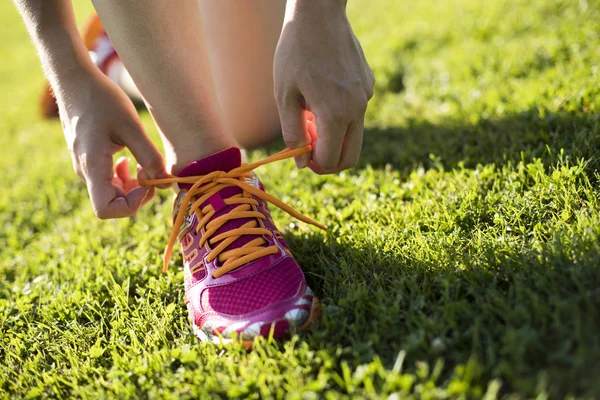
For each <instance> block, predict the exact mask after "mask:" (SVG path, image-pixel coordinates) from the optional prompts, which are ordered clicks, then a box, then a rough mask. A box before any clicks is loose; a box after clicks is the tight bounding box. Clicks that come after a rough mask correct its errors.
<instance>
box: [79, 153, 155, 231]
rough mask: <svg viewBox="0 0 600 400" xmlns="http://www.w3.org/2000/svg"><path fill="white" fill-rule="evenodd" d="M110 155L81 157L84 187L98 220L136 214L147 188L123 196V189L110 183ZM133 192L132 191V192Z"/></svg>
mask: <svg viewBox="0 0 600 400" xmlns="http://www.w3.org/2000/svg"><path fill="white" fill-rule="evenodd" d="M112 167H113V166H112V155H111V154H108V153H106V154H98V153H88V154H86V155H84V156H83V157H82V170H83V175H84V177H85V182H86V186H87V189H88V193H89V195H90V200H91V202H92V207H93V209H94V214H96V216H97V217H98V218H101V219H107V218H122V217H129V216H132V215H134V214H135V213H136V211H137V210H138V209H139V207H140V206H141V204H142V200H143V199H144V197H145V196H146V195H147V193H140V192H142V191H143V192H148V190H150V189H148V188H142V191H137V192H136V193H129V194H127V195H125V194H124V192H123V189H122V188H120V187H118V186H116V185H115V184H113V183H112V180H113V168H112ZM132 192H133V191H132Z"/></svg>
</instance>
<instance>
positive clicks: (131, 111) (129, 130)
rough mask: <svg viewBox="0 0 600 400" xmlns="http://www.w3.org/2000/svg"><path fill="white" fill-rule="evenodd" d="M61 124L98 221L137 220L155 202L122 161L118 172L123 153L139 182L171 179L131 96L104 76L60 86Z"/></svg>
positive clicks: (85, 77)
mask: <svg viewBox="0 0 600 400" xmlns="http://www.w3.org/2000/svg"><path fill="white" fill-rule="evenodd" d="M60 90H61V93H60V95H59V96H57V97H58V99H59V100H58V104H59V109H60V117H61V122H62V124H63V129H64V133H65V137H66V139H67V144H68V146H69V150H70V152H71V157H72V159H73V167H74V169H75V172H77V174H78V175H79V176H80V177H81V178H82V179H83V180H84V181H85V183H86V186H87V189H88V192H89V195H90V200H91V201H92V206H93V208H94V213H95V214H96V216H97V217H98V218H102V219H106V218H120V217H129V216H132V215H134V214H135V213H136V212H137V210H138V209H139V208H140V207H141V206H142V205H144V204H145V203H146V202H148V201H149V200H150V199H151V198H152V197H153V196H154V188H151V187H142V186H139V185H138V183H137V180H135V179H132V178H131V176H130V175H129V160H128V159H124V158H121V159H120V160H119V161H118V163H117V167H116V170H115V172H113V155H114V154H115V153H117V152H119V151H121V150H122V149H123V148H124V147H127V148H129V150H130V151H131V153H132V154H133V156H134V157H135V158H136V159H137V161H138V163H139V164H140V167H138V177H139V178H140V179H153V178H163V177H167V176H168V174H167V173H166V170H165V164H164V160H163V157H162V155H161V154H160V152H159V151H158V150H157V148H156V147H155V146H154V144H153V143H152V141H150V139H149V138H148V136H147V135H146V133H145V132H144V129H143V127H142V123H141V121H140V119H139V117H138V114H137V112H136V110H135V107H134V106H133V104H132V103H131V100H129V98H128V97H127V95H126V94H125V93H124V92H123V91H122V90H121V89H120V88H119V87H117V86H116V85H115V84H113V83H112V82H111V81H110V80H109V79H108V78H106V77H105V76H104V75H102V74H101V73H100V72H96V71H93V72H88V73H85V74H83V75H82V76H81V77H76V78H74V79H73V80H72V81H71V82H68V83H66V84H64V85H61V88H60Z"/></svg>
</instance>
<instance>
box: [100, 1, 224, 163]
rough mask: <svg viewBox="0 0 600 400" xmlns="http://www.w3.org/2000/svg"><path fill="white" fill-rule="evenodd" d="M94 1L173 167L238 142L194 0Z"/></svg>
mask: <svg viewBox="0 0 600 400" xmlns="http://www.w3.org/2000/svg"><path fill="white" fill-rule="evenodd" d="M93 3H94V6H95V8H96V10H97V12H98V15H99V16H100V18H101V20H102V23H103V25H104V27H105V29H106V31H107V33H108V34H109V36H110V39H111V41H112V42H113V44H114V46H115V49H116V50H117V52H118V53H119V56H120V57H121V59H122V60H123V64H124V65H125V66H126V68H127V71H128V72H129V73H130V74H131V76H132V78H133V80H134V81H135V84H136V86H137V87H138V89H139V91H140V92H141V93H142V95H143V96H144V99H145V100H146V104H147V105H148V109H149V110H150V112H151V113H152V116H153V118H154V120H155V121H156V124H157V125H158V127H159V129H160V131H161V132H162V135H163V141H164V142H165V148H166V152H167V161H168V163H169V164H170V166H171V168H172V171H173V172H175V173H176V172H177V171H179V170H180V169H181V168H182V167H184V166H185V165H187V164H188V163H190V162H192V161H195V160H197V159H199V158H201V157H204V156H206V155H209V154H212V153H214V152H216V151H219V150H222V149H223V148H226V147H228V146H231V145H235V144H236V142H235V139H234V138H233V136H231V135H230V134H229V132H228V127H227V126H226V125H225V123H224V120H223V115H222V112H221V108H220V105H219V102H218V99H217V96H216V92H215V88H214V84H213V80H212V75H211V70H210V63H209V60H208V58H207V49H206V46H205V40H204V34H203V29H202V20H201V17H200V12H199V9H198V4H197V2H196V0H180V1H178V2H176V4H175V3H173V2H165V1H162V0H128V1H122V0H93Z"/></svg>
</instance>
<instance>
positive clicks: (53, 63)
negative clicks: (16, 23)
mask: <svg viewBox="0 0 600 400" xmlns="http://www.w3.org/2000/svg"><path fill="white" fill-rule="evenodd" d="M14 3H15V5H16V6H17V9H18V10H19V12H20V13H21V15H22V17H23V20H24V21H25V25H26V27H27V30H28V31H29V34H30V36H31V38H32V39H33V42H34V44H35V46H36V49H37V51H38V54H39V57H40V60H41V62H42V67H43V69H44V73H45V74H46V76H47V77H48V80H49V81H50V84H51V85H52V87H53V89H54V91H55V93H56V95H57V96H59V97H61V96H65V95H66V93H65V91H67V89H68V87H69V83H70V82H74V81H75V80H76V78H77V77H78V76H80V75H82V74H84V73H87V72H88V71H91V70H92V69H91V68H90V67H92V66H93V65H92V63H91V61H90V58H89V56H88V53H87V49H86V48H85V46H84V44H83V42H82V40H81V38H80V36H79V32H78V31H77V25H76V23H75V17H74V15H73V7H72V4H71V0H14Z"/></svg>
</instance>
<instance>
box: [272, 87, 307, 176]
mask: <svg viewBox="0 0 600 400" xmlns="http://www.w3.org/2000/svg"><path fill="white" fill-rule="evenodd" d="M278 106H279V118H280V120H281V132H282V134H283V141H284V142H285V144H286V146H287V147H289V148H290V149H297V148H299V147H303V146H306V145H308V144H310V135H309V134H308V132H307V130H306V115H305V110H304V107H303V105H302V104H301V102H300V95H298V96H297V97H296V98H293V99H291V100H289V101H286V102H285V103H284V104H278ZM310 159H311V155H310V154H302V155H300V156H297V157H295V158H294V160H295V161H296V166H297V167H298V168H304V167H306V166H307V165H308V163H309V161H310Z"/></svg>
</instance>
